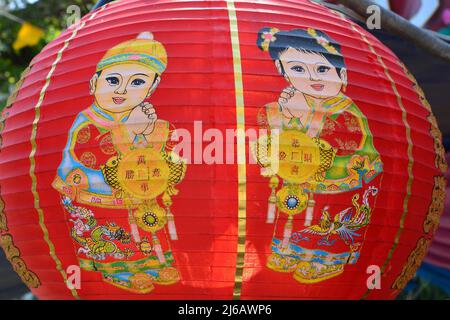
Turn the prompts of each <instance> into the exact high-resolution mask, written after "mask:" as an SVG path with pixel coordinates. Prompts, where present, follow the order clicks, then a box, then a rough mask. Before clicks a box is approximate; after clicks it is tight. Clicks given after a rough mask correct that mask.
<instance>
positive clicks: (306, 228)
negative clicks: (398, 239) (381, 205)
mask: <svg viewBox="0 0 450 320" xmlns="http://www.w3.org/2000/svg"><path fill="white" fill-rule="evenodd" d="M257 44H258V46H259V48H260V49H261V50H263V51H265V52H269V54H270V57H271V58H272V60H273V61H274V62H275V66H276V68H277V70H278V72H279V73H280V75H282V76H283V77H284V78H285V80H286V82H287V83H288V87H287V88H286V89H285V90H284V91H283V92H282V93H281V95H280V97H279V100H278V101H276V102H272V103H269V104H267V105H266V106H265V107H264V108H263V109H262V110H261V112H260V113H259V115H258V123H259V125H260V126H261V127H264V128H266V129H269V130H274V129H277V130H279V136H278V137H277V139H278V144H279V154H278V155H276V157H277V158H276V159H277V161H278V162H279V168H278V170H277V171H274V170H273V169H271V167H270V166H269V165H268V163H267V161H265V159H262V158H263V157H262V156H261V155H260V154H259V153H258V154H257V158H258V161H259V163H260V165H261V166H263V167H264V169H263V175H264V176H267V177H268V178H270V184H269V185H270V187H271V188H272V193H271V195H270V198H269V208H268V216H267V221H268V222H269V223H276V224H275V227H274V228H275V230H274V237H273V240H272V244H271V248H272V254H271V255H270V257H269V258H268V262H267V266H268V267H269V268H271V269H273V270H275V271H279V272H293V273H294V278H295V279H296V280H297V281H299V282H301V283H314V282H319V281H323V280H326V279H329V278H332V277H335V276H337V275H339V274H341V273H342V272H343V270H344V265H345V264H354V263H356V262H357V260H358V257H359V251H360V249H361V244H362V241H363V240H364V234H365V228H366V226H367V225H368V224H369V222H370V216H371V212H372V205H373V201H374V199H373V198H374V196H375V195H376V194H377V192H378V188H377V186H378V183H379V181H378V180H379V178H377V177H378V176H379V175H380V173H381V172H382V162H381V160H380V156H379V153H378V152H377V150H376V148H375V147H374V145H373V138H372V134H371V132H370V128H369V124H368V121H367V118H366V117H365V116H364V114H363V113H362V112H361V110H360V109H359V108H358V107H357V106H356V104H355V103H354V102H353V101H352V100H351V98H349V97H348V96H346V95H345V92H346V87H347V83H348V79H347V68H346V64H345V59H344V56H343V55H342V51H341V46H340V45H339V44H338V43H337V42H336V41H335V40H333V39H332V38H330V37H329V36H328V35H327V34H326V33H324V32H322V31H320V30H315V29H312V28H309V29H307V30H302V29H295V30H291V31H280V30H278V29H276V28H263V29H261V30H260V32H259V34H258V40H257ZM275 140H276V139H275V138H274V136H273V137H272V140H271V141H270V138H269V141H270V144H274V143H276V141H275ZM260 144H261V143H260ZM260 148H261V147H260Z"/></svg>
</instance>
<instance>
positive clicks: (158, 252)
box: [152, 234, 166, 263]
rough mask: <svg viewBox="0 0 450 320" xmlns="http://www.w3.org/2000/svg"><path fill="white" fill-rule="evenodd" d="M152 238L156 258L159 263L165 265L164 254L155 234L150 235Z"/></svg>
mask: <svg viewBox="0 0 450 320" xmlns="http://www.w3.org/2000/svg"><path fill="white" fill-rule="evenodd" d="M152 237H153V249H154V250H155V253H156V256H157V257H158V260H159V262H161V263H166V258H165V257H164V253H163V250H162V247H161V243H160V242H159V239H158V237H157V236H156V234H152Z"/></svg>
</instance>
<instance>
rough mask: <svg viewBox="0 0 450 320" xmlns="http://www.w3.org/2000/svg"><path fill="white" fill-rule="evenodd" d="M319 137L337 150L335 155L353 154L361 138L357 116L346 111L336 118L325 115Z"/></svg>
mask: <svg viewBox="0 0 450 320" xmlns="http://www.w3.org/2000/svg"><path fill="white" fill-rule="evenodd" d="M320 137H321V138H322V139H324V140H325V141H327V142H328V143H330V144H331V146H332V147H333V148H335V149H336V150H338V152H337V153H336V155H337V156H346V155H351V154H353V153H354V152H355V150H357V149H358V148H359V146H360V145H361V142H362V139H363V135H362V131H361V127H360V125H359V123H358V118H357V117H356V116H354V115H353V114H351V113H350V112H348V111H345V112H343V113H341V114H340V115H338V117H337V118H336V119H332V118H330V117H327V118H326V119H325V123H324V125H323V129H322V132H321V134H320Z"/></svg>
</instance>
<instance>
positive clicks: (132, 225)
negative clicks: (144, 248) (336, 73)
mask: <svg viewBox="0 0 450 320" xmlns="http://www.w3.org/2000/svg"><path fill="white" fill-rule="evenodd" d="M128 222H129V224H130V229H131V235H132V236H133V239H134V242H136V243H140V242H141V236H140V235H139V229H138V226H137V224H136V219H135V218H134V216H133V211H132V210H129V211H128Z"/></svg>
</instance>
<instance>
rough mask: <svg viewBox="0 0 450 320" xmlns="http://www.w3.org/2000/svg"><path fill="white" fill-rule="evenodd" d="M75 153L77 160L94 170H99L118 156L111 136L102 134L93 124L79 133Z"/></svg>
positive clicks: (107, 133)
mask: <svg viewBox="0 0 450 320" xmlns="http://www.w3.org/2000/svg"><path fill="white" fill-rule="evenodd" d="M74 152H75V155H76V157H77V159H76V160H78V161H79V162H80V163H82V164H83V165H84V166H86V167H88V168H91V169H94V170H99V169H100V166H101V165H104V164H105V163H106V161H108V159H109V158H111V157H113V156H116V155H117V152H116V150H115V149H114V145H113V143H112V138H111V134H110V133H109V132H106V133H104V134H101V133H100V131H99V130H98V129H97V127H96V126H94V125H92V124H89V125H85V126H84V127H83V128H81V129H80V131H79V132H78V134H77V136H76V143H75V147H74Z"/></svg>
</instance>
